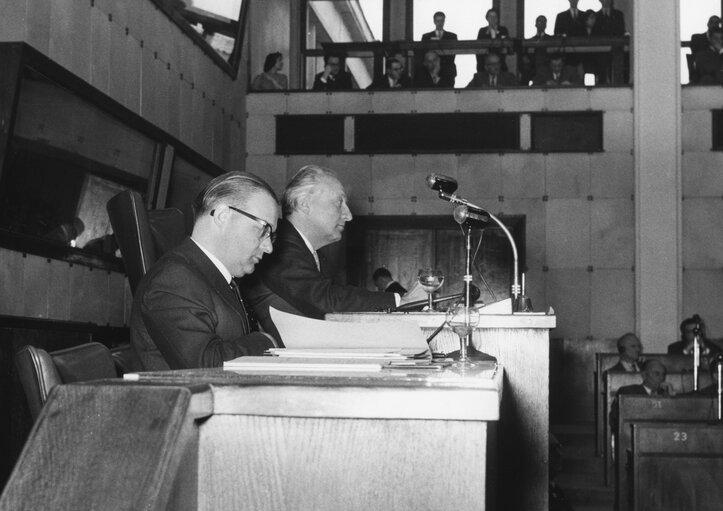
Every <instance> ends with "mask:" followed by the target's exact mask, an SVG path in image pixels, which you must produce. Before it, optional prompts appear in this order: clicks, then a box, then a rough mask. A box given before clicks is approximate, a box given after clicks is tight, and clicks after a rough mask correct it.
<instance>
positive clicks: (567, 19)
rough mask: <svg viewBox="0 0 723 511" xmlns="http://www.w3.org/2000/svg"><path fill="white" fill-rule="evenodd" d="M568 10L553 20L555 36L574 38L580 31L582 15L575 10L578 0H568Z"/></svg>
mask: <svg viewBox="0 0 723 511" xmlns="http://www.w3.org/2000/svg"><path fill="white" fill-rule="evenodd" d="M569 2H570V8H569V9H567V10H564V11H562V12H561V13H559V14H558V15H557V17H556V18H555V30H554V33H555V35H562V36H575V35H578V34H579V33H580V32H581V31H582V24H583V21H584V16H583V13H582V12H580V9H578V8H577V4H578V2H579V0H569Z"/></svg>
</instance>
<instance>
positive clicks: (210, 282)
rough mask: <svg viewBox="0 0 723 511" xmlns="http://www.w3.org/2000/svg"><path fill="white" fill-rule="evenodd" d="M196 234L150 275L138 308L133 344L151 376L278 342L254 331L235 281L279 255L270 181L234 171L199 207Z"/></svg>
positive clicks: (258, 351) (214, 184) (215, 183)
mask: <svg viewBox="0 0 723 511" xmlns="http://www.w3.org/2000/svg"><path fill="white" fill-rule="evenodd" d="M193 211H194V215H195V222H194V226H193V233H192V234H191V237H190V238H186V239H185V240H184V241H183V242H182V243H181V244H180V245H179V246H178V247H177V248H175V249H173V250H171V251H170V252H167V253H166V254H164V255H163V256H162V257H161V258H160V259H159V260H158V261H157V262H156V263H155V264H154V265H153V266H152V267H151V269H150V270H149V271H148V273H147V274H146V275H145V276H144V277H143V279H142V280H141V282H140V284H139V285H138V289H137V290H136V295H135V298H134V300H133V308H132V310H131V319H130V334H131V347H132V350H133V351H134V352H135V354H136V355H137V356H138V358H139V360H140V362H141V365H142V367H143V369H144V370H146V371H161V370H168V369H188V368H197V367H217V366H221V365H222V364H223V362H224V361H225V360H231V359H233V358H236V357H240V356H243V355H263V353H264V351H265V350H266V349H267V348H270V347H273V346H274V343H273V342H272V340H271V338H270V337H268V336H267V335H266V334H263V333H260V332H251V327H250V322H249V318H248V316H247V315H246V312H247V311H246V309H245V307H244V304H243V302H242V301H241V296H240V294H239V292H238V287H237V286H236V283H235V281H234V280H233V279H234V278H235V277H241V276H243V275H246V274H248V273H251V272H253V271H254V266H255V265H256V263H258V262H259V261H260V260H261V258H262V256H263V255H264V254H269V253H271V251H272V248H273V247H272V245H271V236H272V235H273V232H274V228H275V227H276V221H277V218H278V215H279V212H278V201H277V198H276V195H275V194H274V192H273V190H272V189H271V188H270V187H269V185H268V184H266V182H264V181H263V180H262V179H260V178H258V177H256V176H254V175H253V174H247V173H244V172H230V173H228V174H223V175H221V176H219V177H217V178H215V179H213V180H212V181H211V182H210V183H209V184H208V185H207V186H206V188H204V189H203V191H202V192H201V193H200V194H199V195H198V197H197V198H196V200H195V201H194V203H193Z"/></svg>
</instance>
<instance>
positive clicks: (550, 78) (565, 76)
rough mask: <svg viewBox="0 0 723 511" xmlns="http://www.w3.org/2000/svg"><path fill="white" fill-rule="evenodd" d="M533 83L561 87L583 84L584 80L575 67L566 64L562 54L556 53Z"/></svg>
mask: <svg viewBox="0 0 723 511" xmlns="http://www.w3.org/2000/svg"><path fill="white" fill-rule="evenodd" d="M532 84H533V85H539V86H543V87H545V86H546V87H560V86H565V85H581V84H582V80H581V79H580V75H578V74H577V70H576V69H575V68H574V67H572V66H567V65H565V59H564V57H563V56H562V54H561V53H555V54H553V55H552V56H551V57H550V65H549V66H548V67H547V68H545V69H543V70H542V71H540V72H539V73H538V74H537V76H535V78H534V79H533V80H532Z"/></svg>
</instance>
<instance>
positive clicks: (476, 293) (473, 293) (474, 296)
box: [469, 284, 482, 303]
mask: <svg viewBox="0 0 723 511" xmlns="http://www.w3.org/2000/svg"><path fill="white" fill-rule="evenodd" d="M481 294H482V292H481V291H480V290H479V288H478V287H477V286H475V285H474V284H470V285H469V301H470V302H472V303H474V302H476V301H477V300H479V297H480V295H481Z"/></svg>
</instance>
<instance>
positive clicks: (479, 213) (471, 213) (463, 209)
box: [453, 206, 490, 227]
mask: <svg viewBox="0 0 723 511" xmlns="http://www.w3.org/2000/svg"><path fill="white" fill-rule="evenodd" d="M453 216H454V220H455V221H456V222H457V223H458V224H459V225H463V224H468V225H478V226H481V227H484V226H485V225H487V224H488V223H489V221H490V214H489V213H487V212H486V211H485V210H484V209H478V208H473V207H471V206H457V207H456V208H454V213H453Z"/></svg>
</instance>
